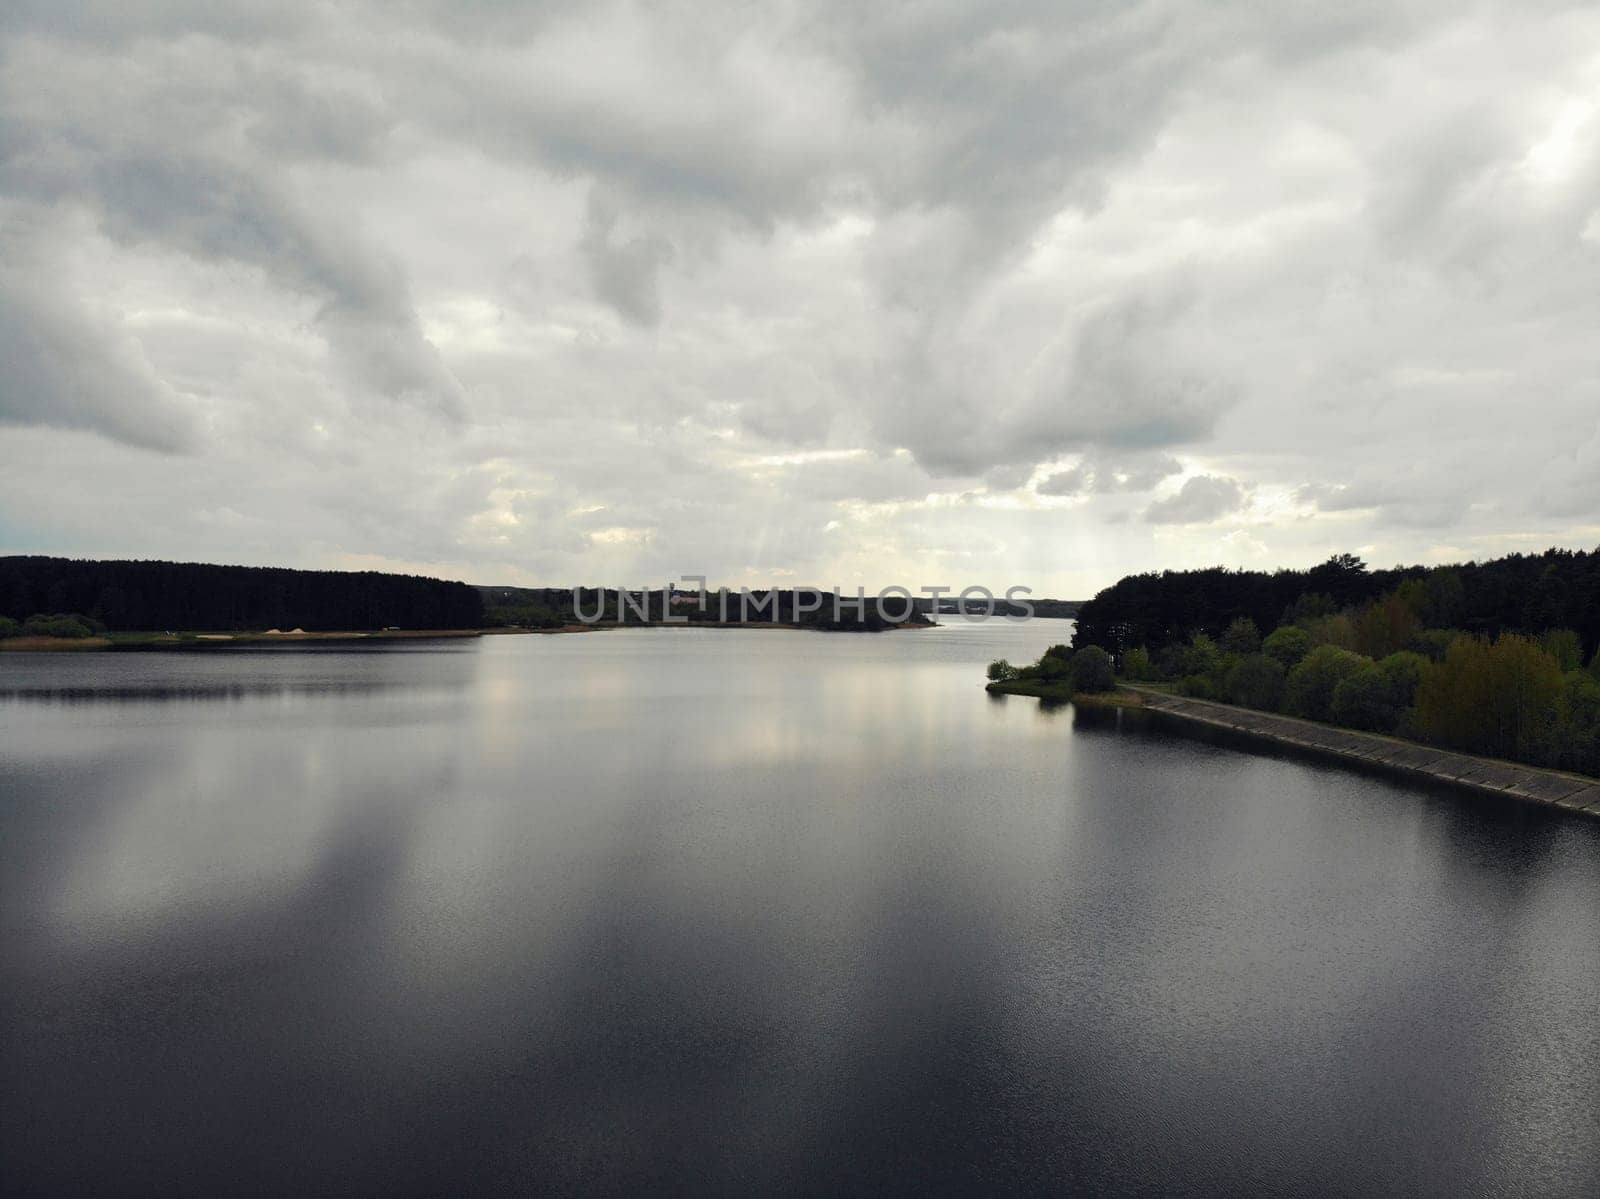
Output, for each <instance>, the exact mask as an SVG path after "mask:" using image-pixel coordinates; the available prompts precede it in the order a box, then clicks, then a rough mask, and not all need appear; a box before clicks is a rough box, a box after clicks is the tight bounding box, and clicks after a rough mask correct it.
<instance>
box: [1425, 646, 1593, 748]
mask: <svg viewBox="0 0 1600 1199" xmlns="http://www.w3.org/2000/svg"><path fill="white" fill-rule="evenodd" d="M1563 689H1564V682H1563V679H1562V676H1561V668H1560V667H1559V666H1558V665H1557V664H1556V660H1555V659H1554V658H1553V657H1551V656H1550V655H1549V654H1547V653H1545V652H1544V651H1543V650H1542V649H1540V648H1539V646H1538V645H1537V644H1536V643H1534V642H1533V641H1531V640H1529V639H1528V638H1526V637H1523V636H1520V635H1518V634H1515V633H1506V634H1503V635H1502V636H1501V637H1500V638H1499V639H1498V640H1496V641H1493V642H1491V641H1489V640H1488V639H1487V638H1483V637H1467V636H1460V637H1457V638H1456V639H1455V640H1454V641H1452V642H1451V643H1450V648H1449V650H1448V651H1446V653H1445V656H1444V660H1443V661H1442V662H1439V663H1438V664H1436V665H1435V666H1434V667H1432V669H1430V670H1428V671H1427V672H1426V673H1425V674H1424V675H1423V677H1422V682H1421V684H1420V685H1419V686H1418V687H1417V697H1416V729H1417V732H1418V733H1419V735H1421V736H1422V737H1423V738H1425V739H1426V740H1429V741H1434V742H1437V743H1438V744H1440V745H1448V746H1451V747H1453V748H1456V749H1463V750H1467V751H1468V752H1471V753H1481V754H1488V755H1490V756H1492V757H1500V758H1517V759H1519V760H1521V761H1524V762H1534V763H1547V762H1549V761H1550V760H1551V758H1552V756H1554V753H1555V748H1556V747H1555V744H1554V743H1555V739H1556V729H1557V725H1558V722H1559V718H1560V706H1561V699H1562V694H1563Z"/></svg>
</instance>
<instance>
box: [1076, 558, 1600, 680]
mask: <svg viewBox="0 0 1600 1199" xmlns="http://www.w3.org/2000/svg"><path fill="white" fill-rule="evenodd" d="M1408 583H1410V584H1415V585H1416V586H1418V587H1420V588H1421V590H1420V592H1418V591H1416V590H1415V588H1413V589H1412V591H1411V592H1410V593H1409V595H1410V599H1411V600H1412V601H1413V607H1414V608H1415V609H1416V611H1417V612H1418V614H1419V615H1420V617H1421V619H1422V620H1423V622H1424V624H1425V625H1426V626H1428V627H1431V628H1439V629H1459V630H1461V631H1463V632H1467V633H1476V634H1481V635H1483V636H1487V637H1491V638H1493V637H1496V636H1498V635H1499V634H1501V633H1504V632H1523V633H1535V634H1537V633H1540V632H1542V631H1544V630H1545V629H1558V628H1564V629H1571V630H1572V631H1573V632H1575V633H1576V634H1577V635H1578V638H1579V641H1580V644H1581V647H1582V651H1583V653H1584V655H1585V656H1587V655H1591V654H1593V653H1594V652H1595V650H1596V648H1597V646H1600V550H1595V551H1592V552H1584V551H1574V550H1562V549H1552V550H1546V551H1545V552H1544V553H1542V554H1512V555H1510V556H1508V557H1505V558H1496V559H1493V560H1491V561H1487V562H1468V563H1465V564H1463V565H1456V566H1439V567H1427V566H1403V567H1397V568H1395V569H1392V570H1369V569H1368V568H1367V565H1366V563H1364V562H1362V561H1361V559H1360V558H1357V557H1354V556H1353V555H1350V554H1342V555H1338V556H1336V557H1333V558H1329V559H1328V561H1326V562H1324V563H1322V564H1321V565H1320V566H1315V567H1313V568H1311V569H1310V570H1279V571H1275V572H1273V573H1271V574H1268V573H1266V572H1264V571H1253V570H1229V569H1227V568H1225V567H1220V566H1219V567H1212V568H1210V569H1206V570H1169V571H1162V572H1160V573H1149V574H1138V575H1129V576H1127V577H1126V578H1123V579H1120V580H1118V581H1117V583H1115V584H1114V585H1113V586H1111V587H1108V588H1106V589H1105V590H1104V591H1102V592H1100V593H1099V594H1098V595H1096V596H1095V597H1094V598H1093V599H1092V600H1090V601H1088V602H1087V603H1086V604H1084V605H1083V606H1082V608H1080V609H1079V612H1078V625H1077V629H1076V631H1075V632H1074V635H1073V644H1074V645H1075V646H1080V647H1081V646H1085V645H1091V644H1092V645H1102V646H1104V647H1105V648H1106V649H1108V650H1110V651H1111V653H1112V654H1113V655H1114V656H1116V657H1117V658H1119V659H1120V658H1121V656H1122V655H1123V654H1124V653H1126V652H1127V651H1128V650H1131V649H1133V648H1135V647H1138V646H1143V647H1145V648H1146V649H1148V650H1149V651H1150V652H1152V653H1154V652H1156V651H1158V650H1160V649H1161V648H1162V647H1163V646H1167V645H1172V644H1174V643H1178V642H1183V641H1186V640H1188V639H1189V638H1190V637H1191V636H1192V635H1193V634H1195V633H1204V634H1206V635H1207V636H1209V637H1212V638H1217V637H1220V636H1221V635H1222V633H1223V631H1224V630H1225V629H1226V628H1227V627H1228V625H1229V624H1230V623H1231V622H1232V621H1233V620H1234V618H1235V617H1239V616H1244V617H1248V618H1249V619H1250V620H1252V621H1253V622H1255V625H1256V627H1257V628H1260V629H1272V628H1274V627H1276V626H1277V625H1279V624H1283V623H1292V622H1293V621H1294V620H1295V619H1297V618H1299V617H1300V616H1304V615H1307V614H1309V613H1312V612H1322V613H1325V614H1331V613H1337V612H1340V611H1343V610H1345V609H1348V608H1353V607H1359V606H1361V605H1363V604H1366V603H1369V602H1370V601H1372V600H1375V599H1377V598H1379V597H1380V596H1383V595H1385V594H1389V593H1393V592H1397V591H1398V590H1399V589H1400V588H1401V587H1402V586H1403V585H1405V584H1408Z"/></svg>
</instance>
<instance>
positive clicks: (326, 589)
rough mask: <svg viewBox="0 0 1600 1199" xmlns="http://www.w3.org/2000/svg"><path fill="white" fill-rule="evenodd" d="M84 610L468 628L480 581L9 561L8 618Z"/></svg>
mask: <svg viewBox="0 0 1600 1199" xmlns="http://www.w3.org/2000/svg"><path fill="white" fill-rule="evenodd" d="M37 613H77V614H81V615H82V616H83V617H87V618H89V619H90V620H91V621H93V622H95V623H97V624H99V625H102V626H103V627H105V628H107V629H110V630H112V631H117V632H131V631H146V630H160V629H191V630H218V631H239V630H245V629H269V628H281V629H290V628H296V627H298V628H303V629H306V630H307V631H311V632H317V631H331V630H338V629H381V628H387V627H390V626H396V627H399V628H406V629H469V628H478V627H480V626H482V624H483V601H482V600H481V599H480V597H479V595H478V591H477V589H476V588H474V587H470V586H468V585H467V584H465V583H451V582H445V581H443V580H440V579H428V578H421V577H419V576H416V575H398V574H383V573H379V572H377V571H333V570H287V569H283V568H279V567H263V566H211V565H205V564H201V563H194V562H93V561H85V560H80V559H71V558H42V557H9V558H0V616H5V617H10V618H11V619H13V620H15V621H18V622H22V621H25V620H26V619H27V618H28V617H30V616H34V615H35V614H37Z"/></svg>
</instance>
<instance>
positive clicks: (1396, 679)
mask: <svg viewBox="0 0 1600 1199" xmlns="http://www.w3.org/2000/svg"><path fill="white" fill-rule="evenodd" d="M1428 665H1429V663H1428V659H1426V658H1424V657H1423V656H1422V655H1421V654H1416V653H1412V652H1411V651H1410V650H1401V651H1400V652H1399V653H1395V654H1390V655H1389V656H1388V657H1387V658H1385V659H1383V661H1381V662H1379V663H1378V669H1379V670H1381V671H1383V676H1384V678H1386V679H1388V680H1389V686H1390V687H1392V688H1393V689H1394V702H1395V706H1396V707H1397V708H1399V709H1401V710H1402V711H1403V710H1404V709H1406V708H1409V707H1410V706H1411V704H1412V702H1413V701H1414V700H1415V699H1416V697H1417V684H1418V683H1420V682H1422V676H1423V673H1424V672H1425V671H1426V670H1427V669H1428Z"/></svg>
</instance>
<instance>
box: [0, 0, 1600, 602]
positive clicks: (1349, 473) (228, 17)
mask: <svg viewBox="0 0 1600 1199" xmlns="http://www.w3.org/2000/svg"><path fill="white" fill-rule="evenodd" d="M1597 62H1600V14H1597V13H1596V12H1595V10H1594V9H1593V6H1592V5H1580V4H1562V3H1553V2H1552V3H1527V2H1517V3H1512V2H1511V0H1491V2H1489V3H1486V4H1483V5H1478V6H1467V7H1463V6H1460V5H1452V4H1448V3H1445V2H1444V0H1406V2H1403V3H1377V2H1376V0H1373V2H1371V3H1366V2H1362V3H1356V4H1347V5H1338V6H1328V5H1314V4H1301V3H1293V4H1267V3H1264V2H1263V3H1242V4H1234V5H1226V6H1217V5H1201V4H1195V3H1187V2H1179V0H1136V2H1134V3H1110V2H1107V0H1071V2H1069V3H1061V2H1059V0H998V2H996V3H990V4H973V3H964V2H963V3H957V2H956V0H936V2H934V3H929V4H919V5H873V4H859V3H845V2H844V0H792V2H788V3H779V4H775V5H762V6H751V5H746V4H743V3H735V2H734V0H726V2H725V3H724V2H716V0H713V2H708V3H701V4H694V5H687V4H684V5H668V6H646V5H642V4H637V3H629V2H620V0H602V2H600V3H577V2H576V0H542V2H530V3H499V2H490V0H478V2H473V3H458V2H446V0H405V2H403V3H397V4H381V5H380V4H377V3H375V2H374V3H348V4H340V5H327V4H321V3H311V2H310V0H285V2H284V3H281V4H274V5H270V6H262V5H253V4H250V5H247V4H229V3H214V2H212V3H197V2H195V0H152V2H149V3H140V4H114V3H86V4H74V5H60V4H49V3H43V2H36V0H23V2H21V3H15V4H11V5H8V6H6V9H5V11H4V13H3V14H0V249H3V250H4V258H3V262H4V269H3V271H0V357H3V361H4V365H5V368H6V381H5V382H4V384H3V385H0V549H60V550H64V551H71V552H148V553H154V554H159V555H161V556H166V557H176V556H211V557H225V556H231V557H244V558H246V559H248V560H263V561H265V560H273V561H297V562H304V563H306V564H316V563H322V562H331V563H339V562H345V561H349V562H361V563H367V564H372V563H383V562H389V563H393V564H396V565H407V566H415V567H420V568H427V569H439V570H448V571H450V572H452V573H463V574H470V575H472V576H473V577H476V578H497V579H503V580H505V581H516V580H519V579H521V580H542V581H576V580H578V579H584V578H596V577H601V576H604V575H609V576H610V577H612V578H617V577H619V576H620V575H622V574H627V573H629V572H633V573H634V574H638V573H642V572H663V571H710V572H713V573H721V574H723V575H724V576H726V577H728V578H729V579H730V581H736V582H737V581H741V580H743V579H745V578H748V579H749V580H750V581H761V580H763V579H766V578H769V577H771V576H772V572H784V571H789V572H799V573H800V574H802V575H808V574H816V575H829V574H837V575H839V576H840V577H841V578H843V579H844V580H845V581H849V580H850V579H851V578H862V579H865V580H867V581H872V580H878V581H884V579H885V578H887V577H889V576H897V575H901V574H907V573H928V572H930V571H932V572H935V573H937V572H938V571H959V572H962V573H964V574H968V575H969V576H970V577H973V578H977V577H978V576H982V578H983V579H998V578H999V577H1004V578H1005V580H1006V581H1007V582H1010V581H1028V582H1034V583H1037V584H1038V585H1039V586H1040V587H1041V588H1045V589H1049V590H1056V591H1067V592H1080V591H1084V590H1087V589H1091V588H1092V587H1093V586H1095V585H1099V584H1102V583H1104V582H1106V581H1109V578H1110V577H1114V576H1115V575H1117V574H1120V573H1123V572H1124V571H1126V570H1131V569H1143V568H1149V567H1153V566H1161V565H1182V564H1186V563H1205V562H1214V561H1216V560H1218V558H1219V557H1222V558H1225V559H1226V560H1228V561H1231V562H1235V563H1237V564H1241V565H1243V564H1249V565H1273V564H1278V563H1286V562H1305V561H1309V560H1313V559H1315V558H1319V557H1322V556H1325V554H1326V553H1327V552H1332V551H1333V550H1336V549H1337V550H1344V549H1353V550H1359V551H1361V552H1363V553H1364V554H1365V555H1366V556H1367V557H1368V558H1369V559H1370V560H1374V561H1378V562H1387V561H1393V560H1402V559H1403V560H1414V559H1419V558H1431V559H1438V558H1444V557H1450V556H1469V555H1473V554H1483V553H1490V552H1499V551H1502V550H1504V549H1507V548H1522V547H1526V546H1528V545H1530V544H1538V543H1539V542H1540V541H1544V542H1550V541H1566V542H1568V543H1593V542H1594V541H1596V540H1600V491H1597V490H1596V488H1597V487H1600V484H1597V483H1596V481H1595V480H1596V478H1597V477H1600V470H1597V469H1596V461H1597V459H1596V449H1595V447H1596V446H1600V346H1597V344H1596V339H1595V338H1594V337H1593V330H1594V328H1596V327H1597V326H1600V291H1597V289H1596V288H1595V287H1594V279H1595V278H1596V270H1597V267H1600V108H1597V104H1596V101H1595V99H1594V97H1595V96H1596V95H1597V94H1600V88H1597V86H1596V85H1597V79H1596V76H1595V70H1596V67H1595V64H1596V63H1597ZM152 450H155V451H161V453H158V454H152V453H151V452H150V451H152ZM45 467H48V468H49V470H50V471H51V472H52V476H51V477H53V478H56V479H61V480H64V481H65V484H66V486H67V488H68V489H71V488H73V487H77V488H78V490H80V491H81V492H83V493H84V494H87V495H92V494H93V493H94V492H95V491H96V490H98V491H100V492H102V493H109V494H112V495H114V496H115V497H116V498H117V499H118V500H119V501H121V502H118V503H111V504H108V503H105V502H99V503H95V504H89V503H85V504H84V505H82V506H81V507H80V505H78V504H76V503H72V502H64V503H63V502H58V503H55V504H41V503H40V502H39V500H38V497H37V496H35V495H34V494H33V491H32V489H34V488H38V487H43V486H47V485H48V484H47V483H46V482H45V480H44V477H43V476H42V475H41V474H40V473H39V472H40V471H42V470H43V469H44V468H45ZM1180 478H1181V480H1182V486H1181V487H1177V488H1174V484H1175V483H1176V482H1178V481H1179V480H1180ZM1247 497H1248V500H1249V502H1248V503H1246V502H1245V501H1246V498H1247ZM1139 517H1142V519H1131V518H1139ZM929 581H933V580H929Z"/></svg>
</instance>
